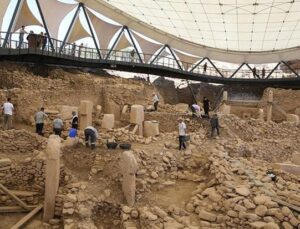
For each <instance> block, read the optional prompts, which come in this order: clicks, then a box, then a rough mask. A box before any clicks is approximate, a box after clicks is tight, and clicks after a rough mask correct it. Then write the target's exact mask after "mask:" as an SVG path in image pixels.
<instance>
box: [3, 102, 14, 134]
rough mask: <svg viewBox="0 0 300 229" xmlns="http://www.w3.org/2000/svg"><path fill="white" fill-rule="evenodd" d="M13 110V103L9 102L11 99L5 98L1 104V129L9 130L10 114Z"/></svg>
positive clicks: (10, 123)
mask: <svg viewBox="0 0 300 229" xmlns="http://www.w3.org/2000/svg"><path fill="white" fill-rule="evenodd" d="M13 111H14V105H13V104H12V103H11V99H10V98H7V100H6V102H5V103H3V105H2V113H3V115H4V118H3V130H9V129H11V127H12V116H13Z"/></svg>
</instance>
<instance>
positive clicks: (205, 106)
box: [203, 97, 209, 117]
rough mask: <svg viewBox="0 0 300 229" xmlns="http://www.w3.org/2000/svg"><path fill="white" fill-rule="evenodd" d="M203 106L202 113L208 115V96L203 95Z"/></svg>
mask: <svg viewBox="0 0 300 229" xmlns="http://www.w3.org/2000/svg"><path fill="white" fill-rule="evenodd" d="M203 108H204V114H205V115H206V116H207V117H208V116H209V114H208V112H209V100H208V98H206V97H204V98H203Z"/></svg>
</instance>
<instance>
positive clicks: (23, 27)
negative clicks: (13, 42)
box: [18, 25, 26, 48]
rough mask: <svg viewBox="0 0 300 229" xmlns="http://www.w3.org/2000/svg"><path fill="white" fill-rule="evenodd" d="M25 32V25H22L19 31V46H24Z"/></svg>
mask: <svg viewBox="0 0 300 229" xmlns="http://www.w3.org/2000/svg"><path fill="white" fill-rule="evenodd" d="M25 33H26V30H25V26H24V25H22V27H21V29H20V32H19V45H18V48H22V44H23V41H24V35H25Z"/></svg>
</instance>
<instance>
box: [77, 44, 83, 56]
mask: <svg viewBox="0 0 300 229" xmlns="http://www.w3.org/2000/svg"><path fill="white" fill-rule="evenodd" d="M82 48H83V43H81V44H80V45H79V47H78V57H81V51H82Z"/></svg>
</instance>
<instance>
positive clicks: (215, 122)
mask: <svg viewBox="0 0 300 229" xmlns="http://www.w3.org/2000/svg"><path fill="white" fill-rule="evenodd" d="M210 125H211V137H213V136H214V132H215V130H217V134H218V135H220V130H219V118H218V115H217V114H214V115H213V116H212V118H211V119H210Z"/></svg>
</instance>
